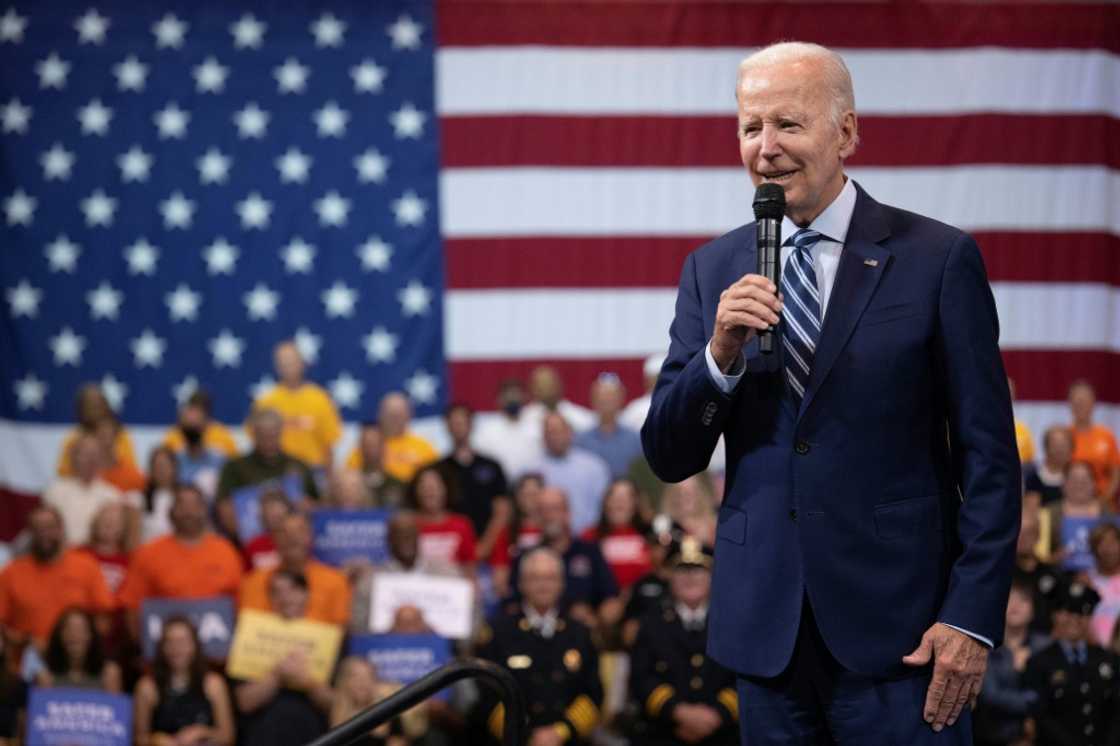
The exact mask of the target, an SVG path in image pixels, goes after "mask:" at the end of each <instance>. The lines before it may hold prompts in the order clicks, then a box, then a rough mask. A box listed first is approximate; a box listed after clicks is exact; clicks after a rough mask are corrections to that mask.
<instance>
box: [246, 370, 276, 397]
mask: <svg viewBox="0 0 1120 746" xmlns="http://www.w3.org/2000/svg"><path fill="white" fill-rule="evenodd" d="M274 388H276V379H275V378H273V377H272V376H269V375H266V376H262V377H261V379H260V380H259V381H257V382H256V383H254V384H253V385H252V386H250V387H249V400H250V401H256V400H257V399H260V398H261V397H262V396H264V395H265V394H267V393H268V392H269V391H272V390H273V389H274Z"/></svg>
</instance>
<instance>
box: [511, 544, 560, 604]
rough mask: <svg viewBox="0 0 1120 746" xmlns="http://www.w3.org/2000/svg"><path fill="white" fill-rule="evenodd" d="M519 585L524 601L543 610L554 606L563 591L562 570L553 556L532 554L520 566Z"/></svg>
mask: <svg viewBox="0 0 1120 746" xmlns="http://www.w3.org/2000/svg"><path fill="white" fill-rule="evenodd" d="M519 585H520V586H521V595H522V596H523V597H524V598H525V601H526V603H528V604H529V605H530V606H532V607H533V608H535V609H538V610H540V611H545V610H548V609H551V608H554V607H555V606H556V603H557V602H558V601H559V600H560V596H561V594H563V592H564V570H563V568H562V567H561V566H560V563H558V562H556V561H555V559H554V558H553V557H550V556H548V555H541V554H534V555H532V556H530V558H529V561H528V562H526V563H525V566H524V567H522V568H521V578H520V583H519Z"/></svg>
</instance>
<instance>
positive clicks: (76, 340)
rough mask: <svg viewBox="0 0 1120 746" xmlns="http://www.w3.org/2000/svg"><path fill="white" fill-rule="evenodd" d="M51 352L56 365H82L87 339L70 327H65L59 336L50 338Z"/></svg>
mask: <svg viewBox="0 0 1120 746" xmlns="http://www.w3.org/2000/svg"><path fill="white" fill-rule="evenodd" d="M50 348H51V352H52V353H53V354H54V364H55V365H75V366H76V365H80V364H81V362H82V351H83V350H84V349H85V348H86V340H85V338H83V337H79V336H78V335H77V334H75V333H74V330H73V329H71V328H70V327H68V326H67V327H63V329H62V331H61V332H59V333H58V335H57V336H55V337H51V339H50Z"/></svg>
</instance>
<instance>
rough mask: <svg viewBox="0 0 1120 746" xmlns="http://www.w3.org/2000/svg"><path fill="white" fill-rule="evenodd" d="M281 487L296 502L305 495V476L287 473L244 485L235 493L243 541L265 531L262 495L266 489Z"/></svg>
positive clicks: (240, 535)
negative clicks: (277, 477) (262, 519)
mask: <svg viewBox="0 0 1120 746" xmlns="http://www.w3.org/2000/svg"><path fill="white" fill-rule="evenodd" d="M276 488H279V489H280V490H281V491H283V493H284V495H285V496H286V497H287V498H288V499H289V500H291V501H292V502H295V501H297V500H299V499H300V498H302V497H303V478H302V477H301V476H300V475H299V474H287V475H285V476H284V478H283V479H271V480H269V481H267V482H261V483H260V484H254V485H250V486H249V487H242V488H241V489H239V490H237V491H236V492H234V493H233V509H234V512H236V513H237V536H238V537H239V538H240V539H241V541H243V542H248V541H252V540H253V539H255V538H256V537H258V536H260V535H261V534H262V533H264V526H262V525H261V495H263V494H264V493H265V491H266V490H270V489H276Z"/></svg>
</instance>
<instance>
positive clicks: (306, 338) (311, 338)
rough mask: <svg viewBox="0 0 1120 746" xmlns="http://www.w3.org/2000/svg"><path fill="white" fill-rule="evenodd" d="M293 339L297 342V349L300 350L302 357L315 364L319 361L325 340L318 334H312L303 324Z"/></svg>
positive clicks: (310, 363)
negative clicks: (320, 350)
mask: <svg viewBox="0 0 1120 746" xmlns="http://www.w3.org/2000/svg"><path fill="white" fill-rule="evenodd" d="M292 340H293V341H295V343H296V349H298V350H299V354H300V357H302V358H303V359H304V360H306V361H307V363H308V364H309V365H314V364H315V363H317V362H318V361H319V349H320V348H321V347H322V346H323V340H322V339H321V338H320V337H319V336H318V335H316V334H312V333H311V332H310V331H309V330H308V329H307V327H304V326H301V327H300V328H299V329H296V333H295V334H293V335H292Z"/></svg>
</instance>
